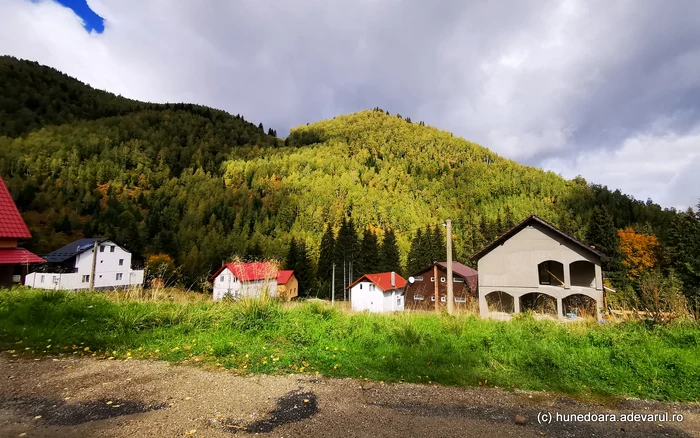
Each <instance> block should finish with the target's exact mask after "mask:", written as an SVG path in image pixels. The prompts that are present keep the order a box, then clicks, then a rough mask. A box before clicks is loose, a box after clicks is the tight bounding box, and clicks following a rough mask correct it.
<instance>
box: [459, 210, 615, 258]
mask: <svg viewBox="0 0 700 438" xmlns="http://www.w3.org/2000/svg"><path fill="white" fill-rule="evenodd" d="M531 224H539V225H541V226H543V227H544V228H547V229H549V230H550V231H553V232H554V233H556V234H557V235H559V236H561V237H562V238H564V240H567V241H569V242H571V243H573V244H574V245H577V246H578V247H580V248H581V249H584V250H585V251H588V252H589V253H591V254H593V255H595V256H596V257H600V259H601V261H606V260H608V258H607V257H606V256H605V254H603V253H601V252H600V251H598V250H596V249H595V248H591V247H590V246H588V245H586V244H585V243H583V242H581V241H579V240H577V239H575V238H573V237H571V236H569V235H568V234H566V233H565V232H563V231H561V230H560V229H559V228H557V227H555V226H554V225H552V224H550V223H548V222H546V221H544V220H542V219H540V218H539V217H537V216H535V215H532V216H529V217H527V218H525V219H524V220H523V221H522V222H520V223H519V224H517V225H515V226H514V227H513V228H511V229H510V230H508V231H506V232H505V233H503V234H501V235H500V236H499V237H498V238H497V239H496V240H494V241H493V242H491V243H490V244H488V245H486V247H484V248H483V249H482V250H481V251H479V252H477V253H476V254H474V255H473V256H472V257H471V259H472V260H479V259H480V258H482V257H483V256H485V255H486V254H488V253H489V252H491V251H492V250H493V249H494V248H496V247H497V246H498V245H502V244H503V243H504V242H505V241H506V240H508V239H510V238H511V237H513V236H514V235H515V234H516V233H518V232H519V231H520V230H522V229H523V228H525V227H527V226H528V225H531Z"/></svg>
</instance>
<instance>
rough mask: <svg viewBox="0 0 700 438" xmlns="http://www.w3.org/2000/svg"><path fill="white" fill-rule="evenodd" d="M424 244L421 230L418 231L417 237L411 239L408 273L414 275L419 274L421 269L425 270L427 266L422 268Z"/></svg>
mask: <svg viewBox="0 0 700 438" xmlns="http://www.w3.org/2000/svg"><path fill="white" fill-rule="evenodd" d="M422 242H423V231H422V230H421V229H420V228H419V229H418V231H416V235H415V236H413V239H411V249H410V250H409V252H408V263H407V265H406V270H407V271H408V273H409V274H413V273H414V272H417V271H418V270H419V269H422V268H424V267H425V266H422V265H421V263H422V258H421V247H420V245H421V243H422Z"/></svg>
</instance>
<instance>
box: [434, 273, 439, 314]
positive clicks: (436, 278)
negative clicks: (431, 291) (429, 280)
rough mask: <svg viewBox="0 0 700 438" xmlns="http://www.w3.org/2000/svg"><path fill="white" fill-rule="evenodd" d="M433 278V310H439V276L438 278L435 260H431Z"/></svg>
mask: <svg viewBox="0 0 700 438" xmlns="http://www.w3.org/2000/svg"><path fill="white" fill-rule="evenodd" d="M433 280H435V310H436V311H439V310H440V294H439V293H438V283H439V282H440V278H438V269H437V262H433Z"/></svg>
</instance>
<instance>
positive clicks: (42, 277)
mask: <svg viewBox="0 0 700 438" xmlns="http://www.w3.org/2000/svg"><path fill="white" fill-rule="evenodd" d="M41 282H42V283H43V282H44V276H43V275H42V276H41Z"/></svg>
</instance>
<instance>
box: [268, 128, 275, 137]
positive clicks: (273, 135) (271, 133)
mask: <svg viewBox="0 0 700 438" xmlns="http://www.w3.org/2000/svg"><path fill="white" fill-rule="evenodd" d="M267 135H269V136H270V137H276V135H275V131H274V130H273V129H272V128H267Z"/></svg>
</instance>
